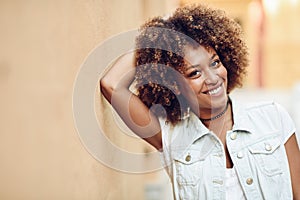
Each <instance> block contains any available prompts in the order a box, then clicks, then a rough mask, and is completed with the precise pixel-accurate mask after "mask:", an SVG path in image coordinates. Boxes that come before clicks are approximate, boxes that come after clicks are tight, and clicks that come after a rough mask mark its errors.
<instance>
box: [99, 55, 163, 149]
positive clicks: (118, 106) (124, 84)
mask: <svg viewBox="0 0 300 200" xmlns="http://www.w3.org/2000/svg"><path fill="white" fill-rule="evenodd" d="M134 74H135V64H134V53H133V52H131V53H127V54H125V55H123V56H122V57H120V58H119V59H118V60H117V61H116V62H115V63H114V64H113V65H112V67H111V68H110V70H109V71H108V72H107V73H106V74H105V75H104V76H103V77H102V78H101V80H100V88H101V92H102V94H103V95H104V97H105V98H106V99H107V100H108V101H109V102H110V104H111V105H112V106H113V108H114V109H115V110H116V111H117V113H118V114H119V116H120V117H121V118H122V120H123V121H124V122H125V124H126V125H127V126H128V127H129V128H130V129H131V130H132V131H133V132H134V133H135V134H137V135H138V136H140V137H141V138H143V139H144V140H146V141H147V142H148V143H150V144H151V145H152V146H154V147H155V148H156V149H158V150H161V148H162V141H161V131H160V125H159V122H158V119H157V118H156V117H155V116H154V114H153V113H152V112H151V111H150V109H149V108H148V107H147V106H146V105H145V104H144V103H143V102H142V101H141V100H140V99H139V98H138V97H137V96H136V95H134V94H133V93H132V92H131V91H130V90H129V87H130V85H131V83H132V82H133V80H134Z"/></svg>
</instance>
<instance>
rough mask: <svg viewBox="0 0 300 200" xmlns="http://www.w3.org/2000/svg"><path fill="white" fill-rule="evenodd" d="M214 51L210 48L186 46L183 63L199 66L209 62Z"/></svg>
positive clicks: (214, 53)
mask: <svg viewBox="0 0 300 200" xmlns="http://www.w3.org/2000/svg"><path fill="white" fill-rule="evenodd" d="M214 55H216V51H215V50H214V49H213V48H211V47H205V46H201V45H199V46H197V47H193V46H186V47H185V48H184V62H185V64H186V65H199V64H200V65H201V64H202V63H204V62H207V61H209V60H210V59H211V58H212V57H213V56H214Z"/></svg>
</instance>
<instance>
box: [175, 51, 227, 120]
mask: <svg viewBox="0 0 300 200" xmlns="http://www.w3.org/2000/svg"><path fill="white" fill-rule="evenodd" d="M184 53H185V57H184V58H185V69H184V72H183V74H184V81H185V84H181V89H180V91H181V93H182V94H183V95H184V96H185V98H186V99H187V100H188V102H189V104H190V106H191V109H192V110H193V112H195V113H196V114H197V115H200V117H201V118H210V117H211V115H214V114H216V113H219V112H220V110H223V109H224V107H225V106H226V103H227V100H228V96H227V70H226V68H225V67H224V66H223V64H222V63H221V61H220V59H219V57H218V55H217V53H216V52H215V50H214V49H213V48H205V47H203V46H199V47H197V48H194V47H192V46H187V47H186V48H185V51H184ZM198 112H200V113H198Z"/></svg>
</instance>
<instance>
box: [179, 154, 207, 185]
mask: <svg viewBox="0 0 300 200" xmlns="http://www.w3.org/2000/svg"><path fill="white" fill-rule="evenodd" d="M203 160H204V157H201V156H200V152H199V151H197V150H189V151H187V152H185V153H183V154H182V155H181V156H177V157H176V158H174V161H175V168H176V174H177V178H176V179H177V180H176V181H177V182H178V184H179V185H182V186H184V185H191V186H195V185H197V184H198V183H199V181H200V180H201V178H202V176H203V166H202V165H203Z"/></svg>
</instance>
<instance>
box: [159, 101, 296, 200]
mask: <svg viewBox="0 0 300 200" xmlns="http://www.w3.org/2000/svg"><path fill="white" fill-rule="evenodd" d="M232 107H233V117H234V126H233V129H232V130H230V131H228V132H227V135H226V143H227V147H228V151H229V154H230V157H231V159H232V162H233V164H234V167H235V168H236V171H237V175H238V179H239V182H240V184H241V186H242V189H243V192H244V194H245V196H246V199H248V200H259V199H267V200H269V199H270V200H281V199H284V200H285V199H287V200H288V199H292V187H291V178H290V172H289V165H288V161H287V155H286V151H285V148H284V144H285V142H286V141H287V140H288V138H289V137H290V136H291V135H292V134H293V133H294V132H295V127H294V124H293V122H292V120H291V118H290V117H289V115H288V114H287V112H286V111H285V110H284V109H283V108H282V107H281V106H280V105H278V104H276V103H273V102H262V103H255V104H254V105H248V106H242V105H240V104H237V102H235V101H234V100H233V101H232ZM160 123H161V127H162V135H163V152H162V161H163V164H164V166H165V168H166V170H167V172H168V174H169V176H170V178H171V181H172V186H173V195H174V198H175V199H188V200H193V199H195V200H199V199H201V200H202V199H204V200H205V199H208V200H213V199H218V200H221V199H222V200H225V198H226V191H225V169H226V158H225V152H224V148H223V145H222V143H221V141H220V140H219V138H218V137H217V136H216V135H215V134H214V133H212V132H211V131H209V130H208V129H207V128H206V127H205V126H204V125H203V124H202V123H201V121H200V120H199V119H198V118H197V116H196V115H195V114H193V113H190V115H189V117H187V118H186V119H184V120H183V121H181V122H180V123H179V124H177V125H176V126H175V127H173V126H171V125H170V124H168V123H165V120H163V119H160Z"/></svg>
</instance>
